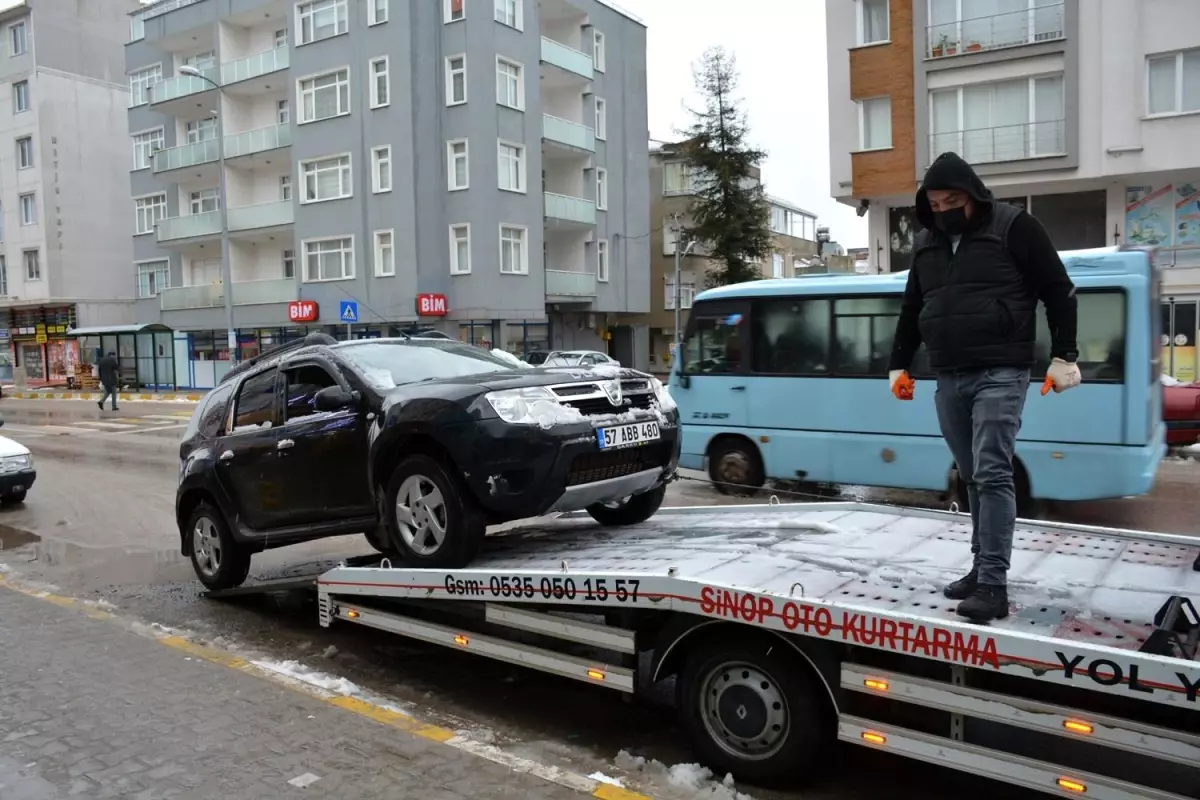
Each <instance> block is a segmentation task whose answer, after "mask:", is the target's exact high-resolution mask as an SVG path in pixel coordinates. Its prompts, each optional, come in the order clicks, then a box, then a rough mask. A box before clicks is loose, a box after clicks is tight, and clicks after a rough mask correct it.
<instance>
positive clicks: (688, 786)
mask: <svg viewBox="0 0 1200 800" xmlns="http://www.w3.org/2000/svg"><path fill="white" fill-rule="evenodd" d="M614 763H615V764H616V765H617V767H619V768H620V769H623V770H625V771H626V772H631V773H634V774H637V775H640V776H642V777H643V778H646V779H649V780H650V781H651V782H654V783H660V784H662V783H665V784H666V785H667V786H669V787H670V788H672V789H679V790H683V791H685V792H688V793H689V795H688V796H689V797H690V798H695V800H754V798H753V797H751V796H750V795H748V794H746V793H744V792H739V791H738V790H737V789H736V788H734V785H733V776H732V775H726V776H725V779H724V780H722V781H719V782H718V781H716V780H714V779H713V774H712V770H710V769H708V768H707V767H702V766H700V765H699V764H675V765H674V766H670V767H668V766H667V765H666V764H664V763H662V762H661V761H655V760H654V759H647V758H644V757H642V756H635V755H632V754H630V753H629V752H628V751H626V750H622V751H621V752H619V753H617V758H616V760H615V761H614Z"/></svg>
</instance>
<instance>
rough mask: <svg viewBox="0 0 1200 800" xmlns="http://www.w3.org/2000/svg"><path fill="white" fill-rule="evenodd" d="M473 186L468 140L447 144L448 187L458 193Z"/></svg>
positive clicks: (451, 141) (454, 140) (452, 140)
mask: <svg viewBox="0 0 1200 800" xmlns="http://www.w3.org/2000/svg"><path fill="white" fill-rule="evenodd" d="M470 186H471V169H470V152H469V149H468V146H467V140H466V139H451V140H450V141H448V142H446V187H447V188H448V189H449V190H450V191H452V192H457V191H459V190H460V189H469V188H470Z"/></svg>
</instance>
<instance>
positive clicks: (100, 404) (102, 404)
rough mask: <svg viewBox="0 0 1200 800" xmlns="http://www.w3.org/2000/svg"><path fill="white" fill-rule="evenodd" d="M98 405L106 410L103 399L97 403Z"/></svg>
mask: <svg viewBox="0 0 1200 800" xmlns="http://www.w3.org/2000/svg"><path fill="white" fill-rule="evenodd" d="M96 405H97V406H99V407H100V410H101V411H103V410H104V401H103V400H101V401H100V402H99V403H96Z"/></svg>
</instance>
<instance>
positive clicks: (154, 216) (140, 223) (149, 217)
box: [133, 194, 167, 235]
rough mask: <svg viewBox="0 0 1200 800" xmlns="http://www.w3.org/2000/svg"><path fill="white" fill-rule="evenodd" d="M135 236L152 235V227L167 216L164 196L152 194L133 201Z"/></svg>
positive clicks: (165, 197)
mask: <svg viewBox="0 0 1200 800" xmlns="http://www.w3.org/2000/svg"><path fill="white" fill-rule="evenodd" d="M133 207H134V229H133V232H134V234H135V235H141V234H143V233H154V226H155V225H157V224H158V221H159V220H161V219H163V218H165V217H166V216H167V196H166V194H152V195H149V196H148V197H139V198H137V199H136V200H134V201H133Z"/></svg>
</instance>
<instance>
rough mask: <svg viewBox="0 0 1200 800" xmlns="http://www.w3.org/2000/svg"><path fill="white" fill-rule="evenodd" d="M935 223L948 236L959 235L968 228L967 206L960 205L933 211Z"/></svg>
mask: <svg viewBox="0 0 1200 800" xmlns="http://www.w3.org/2000/svg"><path fill="white" fill-rule="evenodd" d="M933 224H934V225H936V226H937V228H938V230H939V231H941V232H942V233H944V234H946V235H947V236H959V235H961V234H962V232H963V231H965V230H966V229H967V207H966V206H959V207H958V208H951V209H948V210H946V211H935V212H934V213H933Z"/></svg>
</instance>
